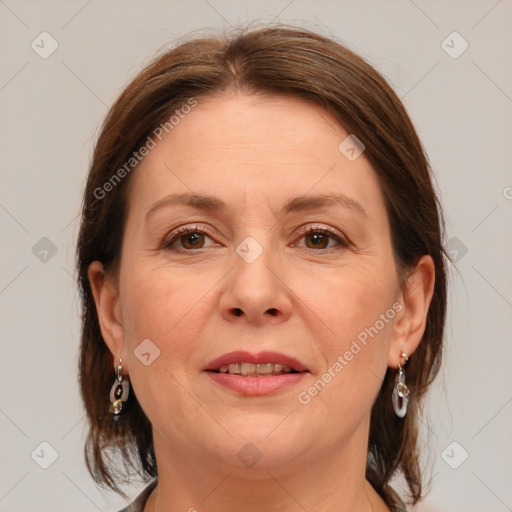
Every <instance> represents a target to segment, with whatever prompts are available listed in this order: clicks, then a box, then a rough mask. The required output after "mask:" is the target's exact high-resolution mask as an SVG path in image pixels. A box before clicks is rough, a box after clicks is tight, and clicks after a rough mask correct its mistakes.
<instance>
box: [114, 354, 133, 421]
mask: <svg viewBox="0 0 512 512" xmlns="http://www.w3.org/2000/svg"><path fill="white" fill-rule="evenodd" d="M129 394H130V383H129V382H128V381H127V380H126V379H125V378H124V377H123V365H122V361H121V358H119V364H118V365H117V374H116V380H115V381H114V384H112V387H111V388H110V412H111V413H112V414H114V419H115V420H117V419H119V414H121V411H122V410H123V407H124V404H125V402H126V400H128V395H129Z"/></svg>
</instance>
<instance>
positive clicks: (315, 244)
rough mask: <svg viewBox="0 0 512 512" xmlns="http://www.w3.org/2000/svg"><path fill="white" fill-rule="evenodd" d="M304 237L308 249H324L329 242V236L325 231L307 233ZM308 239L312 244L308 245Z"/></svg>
mask: <svg viewBox="0 0 512 512" xmlns="http://www.w3.org/2000/svg"><path fill="white" fill-rule="evenodd" d="M305 238H306V246H307V247H309V248H310V249H325V248H326V247H327V245H328V244H329V237H328V236H327V235H326V234H325V233H321V232H316V233H309V234H307V235H306V237H305ZM308 240H311V243H312V246H310V245H308Z"/></svg>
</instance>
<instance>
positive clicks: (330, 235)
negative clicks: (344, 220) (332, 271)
mask: <svg viewBox="0 0 512 512" xmlns="http://www.w3.org/2000/svg"><path fill="white" fill-rule="evenodd" d="M299 233H300V235H301V238H304V241H305V247H306V248H308V249H335V248H336V247H338V248H339V247H348V245H349V244H348V242H347V241H346V240H345V239H344V237H343V235H341V233H339V232H338V231H337V230H335V229H333V228H329V227H326V226H323V227H320V226H306V227H305V229H303V230H301V231H300V232H299ZM331 242H332V243H331ZM333 244H334V247H333Z"/></svg>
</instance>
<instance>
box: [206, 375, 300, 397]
mask: <svg viewBox="0 0 512 512" xmlns="http://www.w3.org/2000/svg"><path fill="white" fill-rule="evenodd" d="M206 373H207V374H208V376H209V377H210V378H211V379H213V380H214V381H215V382H217V383H218V384H220V385H221V386H224V387H226V388H228V389H231V390H233V391H236V392H237V393H239V394H241V395H246V396H261V395H269V394H270V393H275V392H276V391H280V390H281V389H284V388H287V387H289V386H293V385H294V384H297V383H298V382H300V381H301V380H302V379H303V378H304V376H305V375H306V373H307V372H301V373H288V374H284V375H274V376H272V377H242V376H240V375H233V374H229V373H216V372H206Z"/></svg>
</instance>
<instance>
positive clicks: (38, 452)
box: [0, 0, 512, 512]
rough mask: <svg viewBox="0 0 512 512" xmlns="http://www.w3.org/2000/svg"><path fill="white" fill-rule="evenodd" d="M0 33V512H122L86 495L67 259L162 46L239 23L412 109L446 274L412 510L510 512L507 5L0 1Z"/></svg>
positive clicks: (511, 52)
mask: <svg viewBox="0 0 512 512" xmlns="http://www.w3.org/2000/svg"><path fill="white" fill-rule="evenodd" d="M0 20H1V21H0V23H1V29H0V40H1V48H2V51H1V62H0V107H1V115H2V131H1V137H0V145H1V149H0V161H1V188H0V223H1V248H2V250H1V270H0V308H1V309H0V311H1V331H0V332H1V344H2V348H1V357H0V433H1V439H0V461H1V462H0V510H1V511H9V512H28V511H31V512H34V511H38V512H58V511H69V510H74V511H75V512H85V511H93V510H100V511H105V512H108V511H113V510H116V509H118V508H120V507H121V505H122V504H123V503H124V501H123V500H122V499H121V498H120V497H118V496H116V495H108V494H106V493H104V492H101V491H100V490H98V489H97V488H96V487H95V485H94V484H93V482H92V480H91V478H90V477H89V475H88V473H87V472H86V469H85V464H84V460H83V455H82V452H83V442H84V432H85V421H84V410H83V407H82V404H81V401H80V398H79V393H78V386H77V379H76V364H77V354H78V346H79V317H78V312H79V302H78V295H77V289H76V286H75V281H74V272H75V271H74V250H75V242H76V235H77V230H78V217H77V215H78V212H79V207H80V200H81V193H82V189H83V186H84V180H85V177H86V173H87V168H88V164H89V160H90V155H91V151H92V147H93V143H94V140H95V137H96V136H97V134H98V130H99V126H100V124H101V122H102V120H103V118H104V116H105V114H106V113H107V109H108V108H109V107H110V105H111V104H112V102H113V101H114V100H115V98H116V97H117V96H118V94H119V93H120V92H121V91H122V89H123V87H124V86H125V85H126V84H127V83H128V80H129V79H130V78H132V77H133V76H134V75H135V74H136V73H137V71H138V70H140V69H141V67H142V66H143V65H144V63H145V62H147V59H148V58H149V57H151V56H153V55H154V54H155V52H156V51H157V50H158V49H160V48H162V47H163V46H164V45H169V44H172V43H173V42H174V41H176V40H177V39H178V38H180V37H183V36H185V35H187V34H188V33H189V32H191V31H193V30H198V29H209V30H215V29H219V28H224V27H229V26H230V25H237V24H239V23H247V22H249V21H252V20H260V21H263V22H271V21H279V20H280V21H282V22H286V23H292V24H296V25H302V26H304V27H307V28H310V29H313V30H317V31H318V32H320V33H323V34H326V35H332V36H335V37H337V38H339V39H341V40H342V41H344V42H345V44H347V45H348V46H349V47H350V48H352V49H354V50H355V51H356V52H358V53H359V54H360V55H362V56H363V57H365V58H366V59H368V60H369V61H370V62H371V63H372V64H373V65H374V66H376V67H377V68H378V69H379V70H380V71H381V72H382V73H383V74H384V75H385V76H386V77H387V78H388V79H389V80H390V82H391V83H392V85H393V87H394V88H395V90H396V91H397V92H398V94H399V96H400V97H401V98H402V99H403V101H404V103H405V105H406V107H407V108H408V110H409V113H410V115H411V117H412V119H413V121H414V123H415V125H416V127H417V129H418V132H419V134H420V137H421V139H422V141H423V143H424V146H425V148H426V151H427V153H428V155H429V158H430V161H431V163H432V167H433V169H434V172H435V176H436V180H437V184H438V187H439V190H440V193H441V198H442V201H443V204H444V209H445V216H446V221H447V243H448V247H449V250H450V251H451V253H452V255H453V257H454V258H455V259H456V265H455V266H453V265H450V308H449V317H448V323H447V331H446V356H445V361H444V365H443V370H442V372H441V375H440V378H439V379H438V381H437V382H436V384H435V386H434V389H433V391H432V394H431V397H430V400H429V403H428V406H427V408H426V418H425V423H424V427H423V438H424V439H425V440H427V445H428V447H429V449H430V451H428V452H427V448H425V451H424V454H425V455H426V460H428V462H429V464H430V468H431V475H432V482H431V492H430V494H429V495H428V497H427V498H426V500H425V501H424V502H423V503H422V504H421V505H420V506H418V507H417V510H419V511H423V512H426V511H436V510H437V511H441V510H442V511H444V512H456V511H461V512H462V511H464V512H472V511H480V512H484V511H485V512H502V511H503V512H505V511H507V510H512V486H511V485H510V483H511V482H512V442H511V439H512V436H511V435H510V433H511V431H512V429H511V424H512V372H511V371H510V366H511V363H512V357H511V356H512V338H511V332H512V328H511V327H512V314H511V313H512V286H511V284H512V266H511V264H510V262H511V249H512V230H511V222H510V220H511V216H512V173H511V163H512V156H511V151H510V149H511V145H512V66H511V64H510V63H511V62H512V2H511V1H510V0H500V1H496V0H481V1H477V0H474V1H467V0H466V1H445V0H435V1H421V0H414V1H412V0H393V1H377V0H373V1H369V0H368V1H356V0H350V1H334V0H333V1H326V0H323V1H319V0H316V1H315V2H311V1H309V2H308V1H306V0H291V1H290V0H264V1H258V2H249V1H235V0H187V1H183V2H181V1H180V2H178V1H168V2H164V1H159V2H156V1H154V2H134V1H128V0H123V1H119V0H110V1H109V2H101V1H100V0H89V1H86V0H80V1H75V0H73V1H59V2H56V1H45V2H37V1H21V0H0ZM42 33H44V34H42ZM52 51H53V53H52ZM107 391H108V390H106V394H105V397H106V398H107ZM41 443H44V444H41ZM427 455H428V456H427ZM45 466H47V467H46V469H45ZM140 488H141V484H140V483H136V482H134V484H133V487H132V488H130V489H129V490H128V491H129V492H130V493H131V494H132V495H134V494H136V492H137V491H138V490H139V489H140Z"/></svg>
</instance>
